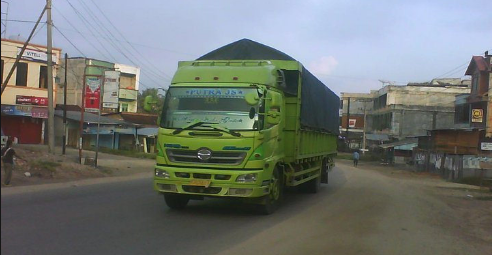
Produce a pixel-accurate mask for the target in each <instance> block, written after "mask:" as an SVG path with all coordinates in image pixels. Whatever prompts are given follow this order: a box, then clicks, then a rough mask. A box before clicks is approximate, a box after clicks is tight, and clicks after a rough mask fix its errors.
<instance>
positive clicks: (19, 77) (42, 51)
mask: <svg viewBox="0 0 492 255" xmlns="http://www.w3.org/2000/svg"><path fill="white" fill-rule="evenodd" d="M23 45H24V42H21V41H15V40H8V39H2V40H1V71H0V74H1V80H2V84H3V82H4V80H5V79H6V78H7V76H8V73H9V72H10V70H11V69H12V67H13V65H14V62H15V60H16V58H17V56H18V54H19V53H20V51H21V48H22V46H23ZM60 55H61V49H59V48H53V56H52V60H53V65H54V66H53V78H52V79H53V96H54V100H55V102H56V98H57V91H58V90H59V89H57V86H56V85H55V78H54V77H56V76H57V72H58V71H59V68H58V67H59V65H58V64H59V59H60ZM47 59H48V54H47V47H46V46H44V45H37V44H29V45H28V46H27V48H26V50H25V51H24V53H23V54H22V57H21V60H20V62H19V64H18V65H17V68H16V70H15V71H14V73H13V75H12V77H11V78H10V79H9V81H8V83H7V87H6V88H5V91H4V92H3V94H2V98H1V102H2V103H1V113H2V115H1V123H2V124H1V127H2V132H3V133H4V134H5V135H6V136H9V137H12V138H13V139H14V140H16V141H17V142H18V143H21V144H39V143H43V142H44V140H45V139H44V138H45V136H44V133H45V132H44V130H45V128H44V127H45V126H46V122H47V119H48V71H47V68H48V67H47Z"/></svg>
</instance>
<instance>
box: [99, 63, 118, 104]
mask: <svg viewBox="0 0 492 255" xmlns="http://www.w3.org/2000/svg"><path fill="white" fill-rule="evenodd" d="M119 87H120V72H118V71H105V72H104V94H103V107H104V108H114V109H116V108H118V96H119V95H118V92H119Z"/></svg>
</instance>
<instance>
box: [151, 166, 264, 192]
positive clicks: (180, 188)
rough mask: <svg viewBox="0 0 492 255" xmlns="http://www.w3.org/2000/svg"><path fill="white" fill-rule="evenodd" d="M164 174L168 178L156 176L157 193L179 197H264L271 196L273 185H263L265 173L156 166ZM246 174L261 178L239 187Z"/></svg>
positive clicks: (155, 187) (155, 186)
mask: <svg viewBox="0 0 492 255" xmlns="http://www.w3.org/2000/svg"><path fill="white" fill-rule="evenodd" d="M155 169H156V170H164V171H166V172H167V174H168V175H169V177H168V178H163V177H159V176H154V189H155V190H156V191H158V192H161V193H166V192H168V193H179V194H189V195H202V196H213V197H243V198H244V197H250V198H252V197H262V196H265V195H267V194H268V193H269V182H268V181H267V182H263V181H262V180H261V175H262V173H263V170H251V171H244V170H240V171H239V170H236V171H233V170H211V169H201V168H181V167H171V166H157V165H156V166H155ZM244 174H257V179H256V181H255V182H252V183H239V182H236V179H237V177H238V176H240V175H244Z"/></svg>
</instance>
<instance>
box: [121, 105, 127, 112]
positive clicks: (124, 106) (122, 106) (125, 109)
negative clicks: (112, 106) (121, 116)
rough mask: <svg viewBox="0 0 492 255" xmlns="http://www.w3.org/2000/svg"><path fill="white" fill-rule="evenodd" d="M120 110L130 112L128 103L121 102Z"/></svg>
mask: <svg viewBox="0 0 492 255" xmlns="http://www.w3.org/2000/svg"><path fill="white" fill-rule="evenodd" d="M120 112H128V104H125V103H123V104H121V110H120Z"/></svg>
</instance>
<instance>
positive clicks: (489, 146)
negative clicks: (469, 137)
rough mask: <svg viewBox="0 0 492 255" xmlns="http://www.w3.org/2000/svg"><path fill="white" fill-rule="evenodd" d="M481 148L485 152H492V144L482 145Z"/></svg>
mask: <svg viewBox="0 0 492 255" xmlns="http://www.w3.org/2000/svg"><path fill="white" fill-rule="evenodd" d="M480 147H481V149H482V150H483V151H492V143H482V144H481V146H480Z"/></svg>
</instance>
